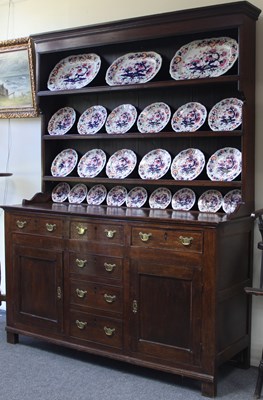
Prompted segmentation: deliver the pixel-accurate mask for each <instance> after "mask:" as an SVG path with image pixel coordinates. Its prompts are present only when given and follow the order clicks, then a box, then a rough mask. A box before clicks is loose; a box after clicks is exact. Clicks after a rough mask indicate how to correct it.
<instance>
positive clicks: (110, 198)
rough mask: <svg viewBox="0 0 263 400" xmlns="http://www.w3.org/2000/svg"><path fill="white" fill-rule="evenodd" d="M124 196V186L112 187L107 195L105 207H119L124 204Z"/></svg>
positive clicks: (125, 194) (125, 190) (125, 193)
mask: <svg viewBox="0 0 263 400" xmlns="http://www.w3.org/2000/svg"><path fill="white" fill-rule="evenodd" d="M126 196H127V189H126V188H125V187H124V186H114V187H113V188H112V189H111V190H110V191H109V193H108V194H107V198H106V202H107V205H108V206H115V207H120V206H122V205H123V204H124V203H125V200H126Z"/></svg>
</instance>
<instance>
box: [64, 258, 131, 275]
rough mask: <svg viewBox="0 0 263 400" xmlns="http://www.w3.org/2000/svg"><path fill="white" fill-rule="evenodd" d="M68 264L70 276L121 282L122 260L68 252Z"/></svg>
mask: <svg viewBox="0 0 263 400" xmlns="http://www.w3.org/2000/svg"><path fill="white" fill-rule="evenodd" d="M69 264H70V272H71V273H72V274H78V275H80V276H82V277H89V276H93V277H100V278H106V279H116V280H118V281H121V280H122V271H123V259H122V258H116V257H108V256H97V255H92V254H84V253H81V252H76V253H75V252H70V255H69Z"/></svg>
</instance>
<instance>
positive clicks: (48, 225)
mask: <svg viewBox="0 0 263 400" xmlns="http://www.w3.org/2000/svg"><path fill="white" fill-rule="evenodd" d="M46 229H47V231H48V232H53V231H54V230H55V229H56V224H49V223H46Z"/></svg>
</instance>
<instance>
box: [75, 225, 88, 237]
mask: <svg viewBox="0 0 263 400" xmlns="http://www.w3.org/2000/svg"><path fill="white" fill-rule="evenodd" d="M87 229H88V228H87V226H82V225H77V226H76V230H77V233H78V235H85V233H86V230H87Z"/></svg>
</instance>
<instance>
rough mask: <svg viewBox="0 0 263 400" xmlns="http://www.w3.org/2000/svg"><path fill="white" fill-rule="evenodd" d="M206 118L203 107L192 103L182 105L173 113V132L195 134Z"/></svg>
mask: <svg viewBox="0 0 263 400" xmlns="http://www.w3.org/2000/svg"><path fill="white" fill-rule="evenodd" d="M206 116H207V111H206V108H205V106H203V104H201V103H197V102H194V101H193V102H190V103H186V104H184V105H182V106H181V107H179V108H178V109H177V110H176V111H175V113H174V114H173V116H172V120H171V125H172V128H173V130H174V131H175V132H195V131H197V130H198V129H199V128H201V126H202V125H203V124H204V122H205V120H206Z"/></svg>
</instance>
